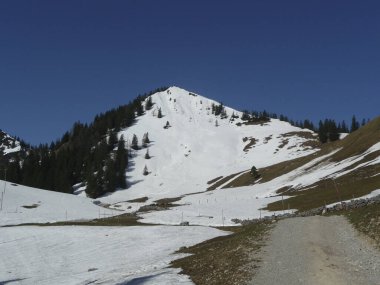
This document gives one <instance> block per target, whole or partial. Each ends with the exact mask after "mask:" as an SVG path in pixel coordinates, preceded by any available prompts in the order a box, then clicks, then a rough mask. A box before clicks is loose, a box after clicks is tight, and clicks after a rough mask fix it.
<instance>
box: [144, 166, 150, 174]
mask: <svg viewBox="0 0 380 285" xmlns="http://www.w3.org/2000/svg"><path fill="white" fill-rule="evenodd" d="M148 174H149V171H148V167H147V166H146V165H145V167H144V170H143V175H145V176H146V175H148Z"/></svg>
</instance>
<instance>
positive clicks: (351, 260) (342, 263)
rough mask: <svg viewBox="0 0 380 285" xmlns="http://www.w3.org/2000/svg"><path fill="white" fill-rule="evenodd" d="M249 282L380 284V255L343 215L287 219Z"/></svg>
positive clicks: (267, 246)
mask: <svg viewBox="0 0 380 285" xmlns="http://www.w3.org/2000/svg"><path fill="white" fill-rule="evenodd" d="M259 255H260V257H261V259H262V262H261V266H260V269H259V270H258V272H256V274H255V276H254V278H253V279H252V280H251V281H250V283H249V284H254V285H266V284H268V285H269V284H270V285H272V284H292V285H297V284H311V285H314V284H315V285H316V284H323V285H329V284H334V285H339V284H352V285H361V284H363V285H364V284H365V285H372V284H376V285H380V252H379V251H378V250H377V249H376V248H375V247H374V246H373V245H372V244H371V243H370V242H369V241H368V240H367V239H366V238H365V237H363V236H361V235H360V234H359V233H358V232H357V231H356V230H355V229H354V228H353V227H352V225H351V224H350V223H349V222H348V221H347V220H346V218H344V217H342V216H331V217H321V216H313V217H306V218H293V219H284V220H281V221H279V222H278V224H277V226H276V227H275V228H274V229H273V231H272V233H271V236H270V239H269V241H268V243H267V245H266V246H265V247H263V248H262V250H261V252H260V253H259Z"/></svg>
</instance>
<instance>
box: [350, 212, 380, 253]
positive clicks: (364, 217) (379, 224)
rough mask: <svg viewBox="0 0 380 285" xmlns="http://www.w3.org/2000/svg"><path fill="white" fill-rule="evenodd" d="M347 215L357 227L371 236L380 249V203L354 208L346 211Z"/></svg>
mask: <svg viewBox="0 0 380 285" xmlns="http://www.w3.org/2000/svg"><path fill="white" fill-rule="evenodd" d="M345 216H346V217H347V218H348V220H349V221H350V222H351V223H352V224H353V225H354V226H355V228H356V229H358V230H359V231H360V232H362V233H363V234H365V235H367V236H369V237H370V238H371V239H372V240H373V241H374V243H375V245H376V246H377V247H378V248H379V249H380V204H373V205H369V206H367V207H363V208H358V209H353V210H351V211H349V212H346V213H345Z"/></svg>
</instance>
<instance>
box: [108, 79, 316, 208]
mask: <svg viewBox="0 0 380 285" xmlns="http://www.w3.org/2000/svg"><path fill="white" fill-rule="evenodd" d="M142 105H143V106H144V108H145V114H144V115H142V116H140V117H137V119H136V122H135V124H133V125H132V126H130V127H128V128H126V129H123V130H121V131H120V132H119V133H118V137H119V138H120V137H121V136H123V138H124V139H125V141H126V145H127V146H128V148H129V149H130V160H129V162H130V164H129V167H128V169H127V180H128V184H129V188H128V189H127V190H120V191H117V192H115V193H113V194H112V195H110V196H107V197H106V198H104V199H102V200H103V201H106V202H108V203H114V202H116V201H120V200H121V199H126V200H131V199H138V198H141V197H145V196H146V197H148V198H149V200H156V199H162V198H173V197H178V196H181V195H185V194H189V193H194V192H201V191H205V190H206V189H207V187H208V186H209V185H208V182H209V181H210V180H212V179H214V178H216V177H220V176H226V175H230V174H231V173H240V172H244V171H246V169H251V167H252V166H255V167H257V168H261V167H265V166H269V165H273V164H276V163H279V162H282V161H286V160H290V159H294V158H297V157H301V156H305V155H308V154H311V153H314V152H315V151H317V150H318V148H317V147H316V146H318V140H317V135H316V134H314V133H313V132H312V131H310V130H306V129H300V128H297V127H294V126H291V125H290V124H289V123H287V122H283V121H280V120H277V119H269V118H254V117H251V118H244V114H243V113H242V112H239V111H237V110H234V109H232V108H229V107H227V106H223V105H222V104H221V103H218V102H216V101H214V100H211V99H208V98H206V97H203V96H201V95H199V94H196V93H194V92H189V91H187V90H184V89H181V88H178V87H170V88H168V89H167V90H164V91H161V92H157V93H154V94H152V95H151V96H148V97H147V98H146V99H145V100H144V101H143V102H142ZM147 134H148V136H149V141H150V142H149V143H143V142H142V139H143V137H144V136H146V135H147ZM134 138H135V139H134ZM136 138H137V142H138V143H137V146H136V142H133V140H135V141H136ZM132 145H133V146H132ZM147 153H148V154H149V157H150V158H149V159H147V158H146V154H147Z"/></svg>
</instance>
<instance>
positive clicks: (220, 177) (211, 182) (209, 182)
mask: <svg viewBox="0 0 380 285" xmlns="http://www.w3.org/2000/svg"><path fill="white" fill-rule="evenodd" d="M222 178H223V176H218V177H216V178H214V179H211V180H210V181H207V185H210V184H214V183H215V182H216V181H218V180H219V179H222Z"/></svg>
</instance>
